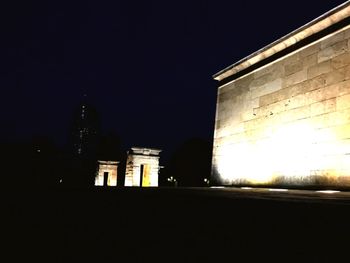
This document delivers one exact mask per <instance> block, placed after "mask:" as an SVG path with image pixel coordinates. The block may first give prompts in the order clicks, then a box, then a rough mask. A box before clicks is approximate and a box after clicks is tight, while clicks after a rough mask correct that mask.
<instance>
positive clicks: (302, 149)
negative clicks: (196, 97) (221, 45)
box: [212, 1, 350, 187]
mask: <svg viewBox="0 0 350 263" xmlns="http://www.w3.org/2000/svg"><path fill="white" fill-rule="evenodd" d="M213 77H214V79H215V80H217V81H218V86H219V88H218V97H217V109H216V122H215V133H214V149H213V163H212V165H213V167H212V180H214V181H215V182H216V183H217V184H223V185H240V184H247V185H249V184H252V185H256V184H260V185H286V186H288V185H295V186H302V185H323V186H347V187H349V186H350V2H349V1H348V2H346V3H344V4H342V5H340V6H338V7H337V8H335V9H333V10H331V11H329V12H328V13H326V14H324V15H322V16H321V17H319V18H317V19H315V20H313V21H311V22H310V23H308V24H306V25H305V26H303V27H301V28H299V29H297V30H295V31H293V32H292V33H290V34H288V35H286V36H284V37H282V38H281V39H279V40H277V41H275V42H273V43H272V44H270V45H268V46H266V47H264V48H262V49H260V50H258V51H257V52H255V53H253V54H251V55H249V56H248V57H246V58H243V59H242V60H240V61H238V62H236V63H235V64H233V65H231V66H229V67H228V68H226V69H224V70H222V71H220V72H218V73H217V74H215V75H214V76H213Z"/></svg>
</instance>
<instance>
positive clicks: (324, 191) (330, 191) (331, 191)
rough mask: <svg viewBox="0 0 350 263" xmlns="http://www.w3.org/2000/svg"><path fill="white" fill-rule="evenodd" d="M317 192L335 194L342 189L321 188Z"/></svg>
mask: <svg viewBox="0 0 350 263" xmlns="http://www.w3.org/2000/svg"><path fill="white" fill-rule="evenodd" d="M316 192H317V193H323V194H334V193H339V192H340V191H337V190H320V191H316Z"/></svg>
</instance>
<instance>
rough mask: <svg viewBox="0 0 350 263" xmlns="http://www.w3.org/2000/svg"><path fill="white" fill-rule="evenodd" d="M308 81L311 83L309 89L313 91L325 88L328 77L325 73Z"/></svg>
mask: <svg viewBox="0 0 350 263" xmlns="http://www.w3.org/2000/svg"><path fill="white" fill-rule="evenodd" d="M308 83H309V85H310V87H309V91H313V90H317V89H320V88H323V87H324V86H325V85H326V79H325V77H324V75H319V76H317V77H315V78H313V79H310V80H309V81H308Z"/></svg>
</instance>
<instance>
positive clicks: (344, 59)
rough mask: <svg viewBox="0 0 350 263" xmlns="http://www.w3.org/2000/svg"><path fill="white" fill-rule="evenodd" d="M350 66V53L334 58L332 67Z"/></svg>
mask: <svg viewBox="0 0 350 263" xmlns="http://www.w3.org/2000/svg"><path fill="white" fill-rule="evenodd" d="M347 65H350V52H346V53H343V54H341V55H339V56H336V57H334V58H332V67H333V68H336V69H338V68H341V67H344V66H347Z"/></svg>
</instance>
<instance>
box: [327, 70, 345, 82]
mask: <svg viewBox="0 0 350 263" xmlns="http://www.w3.org/2000/svg"><path fill="white" fill-rule="evenodd" d="M321 76H322V75H321ZM322 77H323V78H324V80H325V85H326V86H329V85H332V84H335V83H339V82H342V81H344V80H345V72H344V71H342V70H333V71H331V72H328V73H325V74H324V75H323V76H322Z"/></svg>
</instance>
